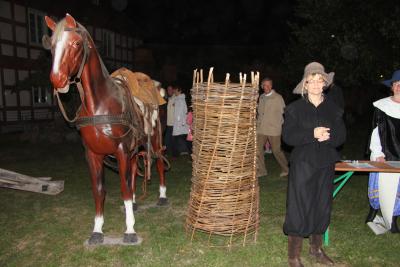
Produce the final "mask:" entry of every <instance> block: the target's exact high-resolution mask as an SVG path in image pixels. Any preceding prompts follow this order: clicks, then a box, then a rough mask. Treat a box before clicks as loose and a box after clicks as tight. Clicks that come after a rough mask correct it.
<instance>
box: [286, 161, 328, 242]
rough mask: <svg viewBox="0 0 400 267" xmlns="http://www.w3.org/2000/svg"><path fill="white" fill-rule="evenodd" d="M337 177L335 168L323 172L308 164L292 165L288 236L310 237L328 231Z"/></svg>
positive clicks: (289, 182) (287, 219) (287, 209)
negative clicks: (334, 180)
mask: <svg viewBox="0 0 400 267" xmlns="http://www.w3.org/2000/svg"><path fill="white" fill-rule="evenodd" d="M334 174H335V165H334V164H332V165H329V166H326V167H322V168H319V167H316V166H314V165H312V164H311V163H307V162H291V164H290V169H289V179H288V192H287V202H286V218H285V223H284V225H283V231H284V233H285V234H287V235H294V236H303V237H307V236H310V235H312V234H317V235H319V234H323V233H324V232H325V231H326V229H327V228H328V226H329V223H330V219H331V210H332V201H333V196H332V194H333V177H334Z"/></svg>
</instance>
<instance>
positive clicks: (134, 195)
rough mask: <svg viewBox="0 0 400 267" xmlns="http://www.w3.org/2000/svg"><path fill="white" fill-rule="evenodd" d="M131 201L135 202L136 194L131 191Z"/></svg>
mask: <svg viewBox="0 0 400 267" xmlns="http://www.w3.org/2000/svg"><path fill="white" fill-rule="evenodd" d="M132 202H133V203H136V194H135V193H133V195H132Z"/></svg>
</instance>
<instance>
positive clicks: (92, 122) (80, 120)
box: [54, 27, 137, 139]
mask: <svg viewBox="0 0 400 267" xmlns="http://www.w3.org/2000/svg"><path fill="white" fill-rule="evenodd" d="M64 31H73V32H76V33H77V34H78V35H80V36H81V38H82V45H83V58H82V61H81V64H80V66H79V70H78V72H77V74H76V75H75V76H74V77H73V79H72V80H69V81H68V85H72V84H76V86H77V88H78V92H79V96H80V99H81V105H80V106H79V108H78V109H77V111H76V112H75V117H74V118H73V119H70V118H69V117H68V115H67V113H66V112H65V108H64V106H63V104H62V102H61V99H60V96H59V93H58V92H57V90H54V95H55V96H56V97H57V102H58V106H59V108H60V110H61V113H62V115H63V117H64V119H65V120H66V121H68V122H70V123H75V126H76V128H78V130H79V129H80V128H82V127H86V126H96V125H98V124H119V125H124V126H127V127H128V130H127V131H126V132H125V133H124V134H122V135H121V136H113V135H111V134H106V135H107V136H108V137H110V138H113V139H119V138H123V137H125V136H127V135H128V134H129V133H130V132H132V131H133V132H134V134H135V136H136V135H137V133H136V132H137V130H136V129H135V128H136V125H134V123H133V121H132V118H131V117H130V115H129V114H128V113H126V112H123V113H122V114H118V115H92V116H82V117H80V116H79V114H80V111H81V109H82V107H83V109H84V110H85V111H87V109H86V106H85V94H84V90H83V85H82V79H81V76H82V72H83V68H84V67H85V65H86V63H87V60H88V56H89V45H88V40H87V36H86V35H85V34H84V31H83V30H82V29H80V28H70V27H65V28H64ZM114 84H115V85H116V86H118V87H124V86H122V85H121V84H120V83H119V82H118V81H115V82H114ZM123 90H129V88H123ZM86 113H87V114H88V112H86ZM95 128H96V127H95ZM96 129H97V128H96Z"/></svg>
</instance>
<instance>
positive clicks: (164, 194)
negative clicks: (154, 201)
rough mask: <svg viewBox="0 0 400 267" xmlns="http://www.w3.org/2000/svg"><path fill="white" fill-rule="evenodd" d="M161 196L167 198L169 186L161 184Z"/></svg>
mask: <svg viewBox="0 0 400 267" xmlns="http://www.w3.org/2000/svg"><path fill="white" fill-rule="evenodd" d="M160 198H167V187H166V186H162V185H160Z"/></svg>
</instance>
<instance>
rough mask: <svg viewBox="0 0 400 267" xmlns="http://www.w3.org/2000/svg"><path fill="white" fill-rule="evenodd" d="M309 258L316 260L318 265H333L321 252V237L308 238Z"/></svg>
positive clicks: (312, 236)
mask: <svg viewBox="0 0 400 267" xmlns="http://www.w3.org/2000/svg"><path fill="white" fill-rule="evenodd" d="M310 256H311V257H313V258H314V259H316V260H317V262H318V263H321V264H324V265H334V262H333V260H331V259H330V258H329V257H328V256H327V255H326V254H325V252H324V251H323V250H322V235H311V236H310Z"/></svg>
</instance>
